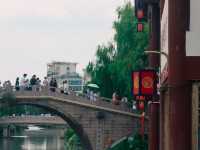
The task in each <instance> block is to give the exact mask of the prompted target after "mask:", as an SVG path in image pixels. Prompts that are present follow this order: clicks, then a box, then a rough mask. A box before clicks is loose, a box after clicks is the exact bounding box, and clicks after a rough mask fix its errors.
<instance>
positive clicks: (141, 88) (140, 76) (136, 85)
mask: <svg viewBox="0 0 200 150" xmlns="http://www.w3.org/2000/svg"><path fill="white" fill-rule="evenodd" d="M132 82H133V83H132V84H133V86H132V87H133V88H132V94H133V96H134V97H136V98H137V97H138V96H139V98H141V96H144V97H149V96H154V95H156V94H157V75H156V71H154V70H141V71H135V72H132Z"/></svg>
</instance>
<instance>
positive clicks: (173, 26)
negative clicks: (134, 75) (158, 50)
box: [168, 0, 191, 150]
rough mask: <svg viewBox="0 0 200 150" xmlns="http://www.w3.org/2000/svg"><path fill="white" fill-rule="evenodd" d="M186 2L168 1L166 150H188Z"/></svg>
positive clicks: (189, 120)
mask: <svg viewBox="0 0 200 150" xmlns="http://www.w3.org/2000/svg"><path fill="white" fill-rule="evenodd" d="M187 3H188V0H169V59H168V64H169V75H168V88H169V107H170V108H169V109H170V111H169V112H170V113H169V135H170V137H169V150H190V149H191V107H190V106H191V88H190V87H191V86H190V85H189V83H188V81H187V80H186V76H185V74H186V73H185V58H186V48H185V44H186V42H185V40H186V39H185V36H186V24H187V21H186V16H187V9H188V8H187Z"/></svg>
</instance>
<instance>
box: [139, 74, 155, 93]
mask: <svg viewBox="0 0 200 150" xmlns="http://www.w3.org/2000/svg"><path fill="white" fill-rule="evenodd" d="M154 80H155V72H152V71H144V72H141V94H142V95H153V94H154V89H155V88H154Z"/></svg>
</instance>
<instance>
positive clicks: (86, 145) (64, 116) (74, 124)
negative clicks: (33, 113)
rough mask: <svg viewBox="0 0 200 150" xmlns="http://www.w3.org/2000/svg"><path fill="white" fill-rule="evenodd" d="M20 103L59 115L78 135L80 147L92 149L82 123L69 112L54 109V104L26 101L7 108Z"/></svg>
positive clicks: (86, 149)
mask: <svg viewBox="0 0 200 150" xmlns="http://www.w3.org/2000/svg"><path fill="white" fill-rule="evenodd" d="M22 105H28V106H35V107H39V108H43V109H45V110H47V111H49V112H51V113H53V114H56V115H57V116H59V117H61V118H62V119H63V120H64V121H65V122H66V123H67V124H68V125H69V126H70V127H71V128H72V129H73V130H74V132H75V133H76V135H77V136H78V137H79V139H80V142H81V146H82V148H84V150H92V145H91V142H90V140H89V137H88V135H87V134H86V132H85V131H84V129H83V127H82V125H81V124H79V123H78V121H77V120H75V119H74V118H73V117H72V116H71V115H70V114H69V113H64V112H62V111H60V110H58V109H56V108H55V107H54V106H49V105H48V106H46V105H42V104H35V103H28V102H27V103H25V102H22V103H16V104H12V105H9V108H11V107H16V106H22Z"/></svg>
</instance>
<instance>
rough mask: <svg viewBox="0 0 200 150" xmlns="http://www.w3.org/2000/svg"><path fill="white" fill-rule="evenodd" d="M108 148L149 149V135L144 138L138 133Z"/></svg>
mask: <svg viewBox="0 0 200 150" xmlns="http://www.w3.org/2000/svg"><path fill="white" fill-rule="evenodd" d="M108 150H148V141H147V136H144V138H142V137H141V135H140V134H138V133H136V134H134V135H132V136H130V137H128V138H125V139H123V140H122V141H120V142H119V143H117V144H113V145H112V146H111V147H110V148H108Z"/></svg>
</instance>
